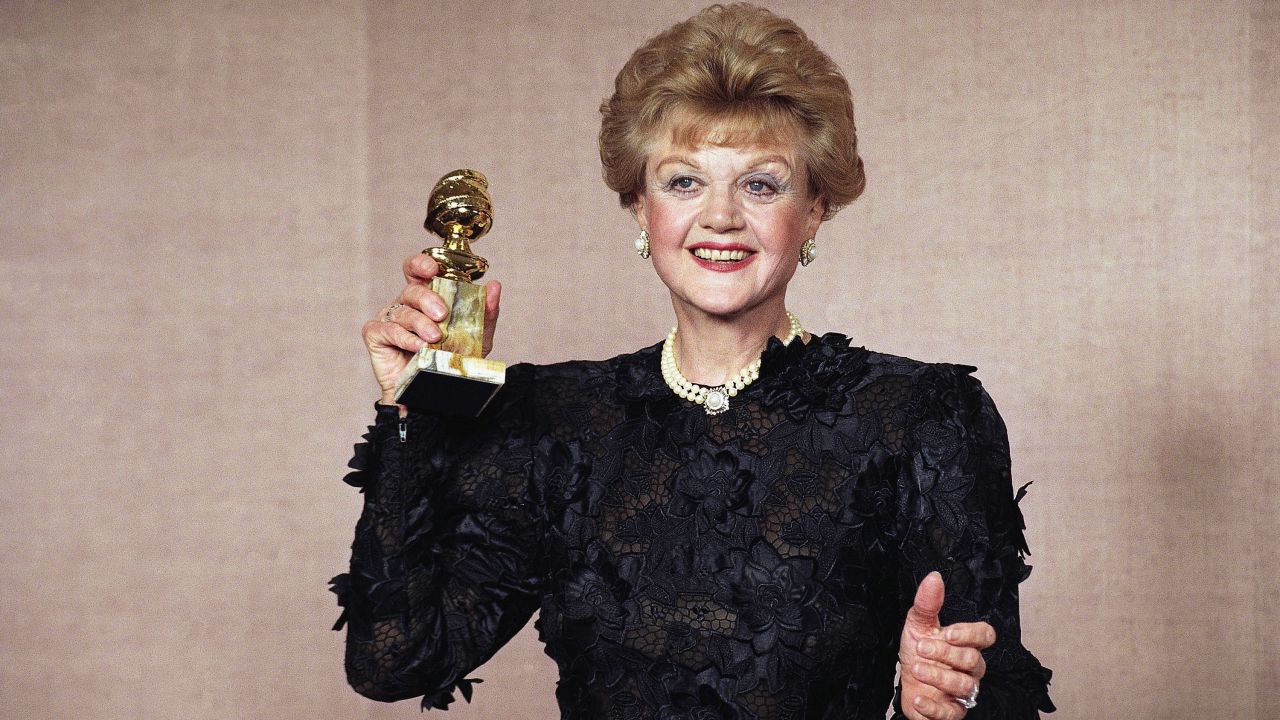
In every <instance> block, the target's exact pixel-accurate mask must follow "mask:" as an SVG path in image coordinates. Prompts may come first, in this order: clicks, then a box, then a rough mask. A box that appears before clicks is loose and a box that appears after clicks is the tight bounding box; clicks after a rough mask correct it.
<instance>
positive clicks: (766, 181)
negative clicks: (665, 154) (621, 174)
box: [663, 175, 788, 198]
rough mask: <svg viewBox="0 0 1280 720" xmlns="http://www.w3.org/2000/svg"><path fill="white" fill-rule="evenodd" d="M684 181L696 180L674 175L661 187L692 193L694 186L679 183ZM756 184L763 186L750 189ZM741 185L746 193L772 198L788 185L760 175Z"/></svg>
mask: <svg viewBox="0 0 1280 720" xmlns="http://www.w3.org/2000/svg"><path fill="white" fill-rule="evenodd" d="M685 181H688V182H690V183H694V184H696V183H697V182H698V181H697V180H695V179H694V178H692V177H690V176H688V175H676V176H675V177H673V178H671V179H670V180H668V181H667V182H666V184H665V185H664V186H663V187H664V189H666V190H667V191H668V192H673V193H676V194H680V195H691V194H693V193H694V192H695V191H696V188H694V187H693V186H692V185H690V186H688V187H681V186H680V183H683V182H685ZM756 184H760V185H763V186H764V188H763V189H761V190H751V189H750V186H752V185H756ZM742 185H743V187H744V188H746V190H747V193H749V194H750V195H753V196H755V197H757V198H772V197H773V196H775V195H778V194H780V193H783V192H785V191H786V190H787V189H788V186H787V185H786V184H785V183H782V182H780V181H777V180H774V179H772V178H762V177H753V178H749V179H748V180H746V181H745V182H743V183H742Z"/></svg>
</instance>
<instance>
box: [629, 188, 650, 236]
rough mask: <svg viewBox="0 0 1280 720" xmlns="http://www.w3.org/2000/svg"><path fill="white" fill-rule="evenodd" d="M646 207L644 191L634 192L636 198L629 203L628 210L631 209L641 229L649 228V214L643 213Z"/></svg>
mask: <svg viewBox="0 0 1280 720" xmlns="http://www.w3.org/2000/svg"><path fill="white" fill-rule="evenodd" d="M646 207H647V206H646V205H645V197H644V193H636V199H635V201H633V202H632V203H631V207H630V208H629V210H631V214H632V216H634V217H635V219H636V224H637V225H639V226H640V229H641V230H648V229H649V216H648V215H646V214H645V209H646Z"/></svg>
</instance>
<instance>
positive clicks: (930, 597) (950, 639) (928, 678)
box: [898, 572, 996, 720]
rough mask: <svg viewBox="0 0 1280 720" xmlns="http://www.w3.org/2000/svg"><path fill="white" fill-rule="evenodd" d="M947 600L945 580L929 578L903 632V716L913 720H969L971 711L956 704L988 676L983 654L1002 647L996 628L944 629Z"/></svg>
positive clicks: (961, 626) (960, 626) (982, 625)
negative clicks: (942, 612)
mask: <svg viewBox="0 0 1280 720" xmlns="http://www.w3.org/2000/svg"><path fill="white" fill-rule="evenodd" d="M945 595H946V587H945V586H944V585H943V582H942V576H941V575H939V574H938V573H937V572H931V573H929V575H928V576H927V577H925V579H924V580H923V581H921V583H920V587H919V588H918V589H917V590H916V598H915V602H914V603H912V605H911V610H909V611H908V612H907V621H906V624H905V625H904V626H903V628H902V638H901V640H900V642H899V644H898V662H899V663H901V666H902V670H901V675H902V712H903V714H904V715H906V716H907V717H908V718H909V719H910V720H960V718H963V717H964V716H965V714H966V713H968V710H966V709H965V708H964V706H963V705H961V704H960V703H959V702H958V701H957V700H956V698H964V697H968V696H969V694H970V693H971V692H973V689H974V688H975V687H976V686H977V684H978V681H979V680H981V679H982V676H983V674H985V673H986V671H987V663H986V661H985V660H983V658H982V651H983V650H985V649H986V648H989V647H991V645H992V644H993V643H995V641H996V631H995V628H992V627H991V626H990V625H989V624H987V623H984V622H975V623H956V624H955V625H948V626H946V627H942V625H941V623H939V622H938V612H939V611H940V610H942V601H943V598H944V597H945ZM979 702H981V699H979Z"/></svg>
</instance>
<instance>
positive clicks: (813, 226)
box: [805, 195, 827, 238]
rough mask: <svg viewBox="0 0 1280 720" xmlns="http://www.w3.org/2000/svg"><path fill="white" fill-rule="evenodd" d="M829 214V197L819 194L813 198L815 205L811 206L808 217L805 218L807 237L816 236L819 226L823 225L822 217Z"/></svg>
mask: <svg viewBox="0 0 1280 720" xmlns="http://www.w3.org/2000/svg"><path fill="white" fill-rule="evenodd" d="M826 214H827V199H826V198H824V197H822V196H821V195H819V196H818V197H816V198H814V199H813V205H812V206H811V207H810V208H809V214H808V217H806V218H805V237H806V238H811V237H816V236H817V234H818V228H820V227H822V219H823V217H824V216H825V215H826Z"/></svg>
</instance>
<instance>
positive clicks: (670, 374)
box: [662, 310, 804, 415]
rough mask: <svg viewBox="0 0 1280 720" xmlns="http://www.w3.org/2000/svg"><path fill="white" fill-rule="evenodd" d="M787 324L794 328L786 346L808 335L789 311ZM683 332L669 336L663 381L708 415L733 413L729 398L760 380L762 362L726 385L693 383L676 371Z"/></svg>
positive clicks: (754, 362) (673, 331)
mask: <svg viewBox="0 0 1280 720" xmlns="http://www.w3.org/2000/svg"><path fill="white" fill-rule="evenodd" d="M787 321H788V322H789V323H790V324H791V328H790V330H789V331H788V332H787V336H786V337H785V338H783V340H782V344H783V345H789V344H790V343H791V341H792V340H794V339H796V337H797V336H800V335H803V334H804V328H803V327H800V319H799V318H797V317H796V316H795V315H792V314H791V311H790V310H788V311H787ZM679 329H680V326H679V325H676V326H674V327H672V328H671V332H669V333H667V339H666V340H665V341H664V342H663V343H662V379H663V380H665V381H666V383H667V387H669V388H671V389H672V391H674V392H675V394H676V395H679V396H680V397H682V398H684V399H685V400H688V401H689V402H691V403H693V404H695V405H701V406H702V407H703V409H704V410H706V411H707V414H708V415H719V414H720V413H722V412H724V411H725V410H728V409H729V398H731V397H733V396H735V395H737V394H738V393H739V392H740V391H741V390H742V389H743V388H745V387H746V386H748V385H750V384H751V383H753V382H755V381H756V379H757V378H759V377H760V358H756V359H755V360H752V361H751V362H750V363H748V364H747V366H746V367H744V368H742V370H740V371H739V372H738V374H737V375H736V376H734V377H733V378H732V379H730V380H729V382H727V383H725V384H723V385H716V386H715V387H707V386H706V385H698V384H697V383H691V382H689V381H688V380H686V379H685V377H684V375H681V374H680V368H678V367H676V352H675V346H676V331H677V330H679Z"/></svg>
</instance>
